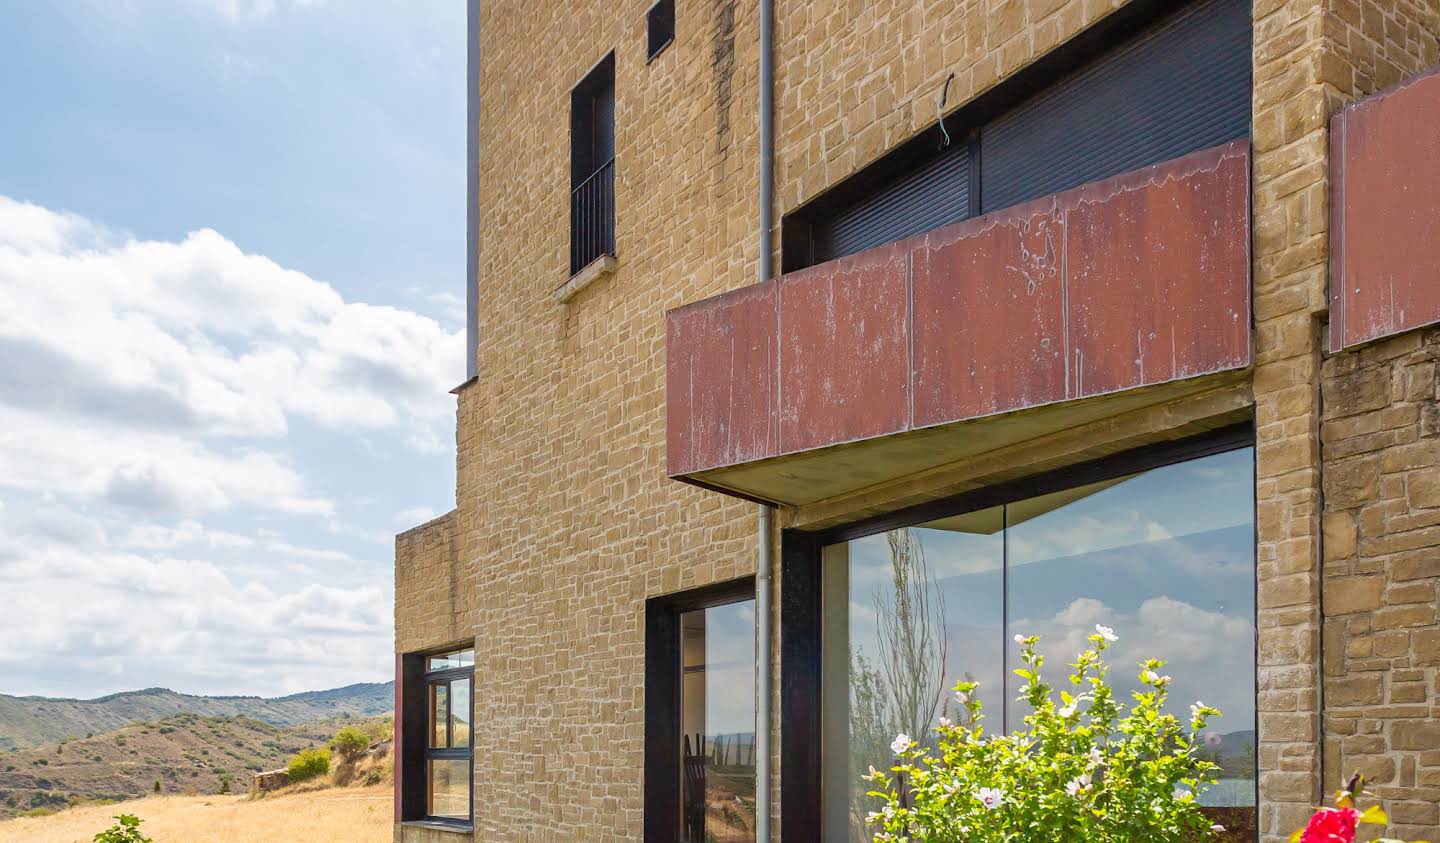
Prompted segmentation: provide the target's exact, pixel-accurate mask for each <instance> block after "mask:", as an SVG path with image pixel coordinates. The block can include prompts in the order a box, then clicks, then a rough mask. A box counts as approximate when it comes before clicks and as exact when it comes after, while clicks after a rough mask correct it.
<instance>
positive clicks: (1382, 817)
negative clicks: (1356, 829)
mask: <svg viewBox="0 0 1440 843" xmlns="http://www.w3.org/2000/svg"><path fill="white" fill-rule="evenodd" d="M1360 822H1362V823H1369V824H1370V825H1389V824H1390V816H1389V815H1388V814H1386V813H1385V809H1384V808H1381V807H1380V806H1379V805H1371V806H1370V807H1369V808H1366V809H1365V813H1363V814H1361V815H1360Z"/></svg>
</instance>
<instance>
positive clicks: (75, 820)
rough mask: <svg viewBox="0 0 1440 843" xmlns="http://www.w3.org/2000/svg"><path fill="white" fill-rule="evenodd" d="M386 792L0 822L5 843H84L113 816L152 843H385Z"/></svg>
mask: <svg viewBox="0 0 1440 843" xmlns="http://www.w3.org/2000/svg"><path fill="white" fill-rule="evenodd" d="M391 800H392V794H391V789H390V788H389V787H387V786H385V785H380V786H375V787H353V788H335V789H330V790H320V791H310V792H303V793H291V794H286V795H282V796H269V797H266V798H264V799H259V800H249V799H246V798H244V797H240V796H160V797H153V798H149V799H140V800H137V801H134V802H126V803H124V804H121V805H87V806H85V807H81V808H75V809H72V810H69V811H64V812H61V813H59V814H55V815H53V816H49V817H37V818H34V819H28V818H26V819H15V820H9V821H3V822H0V840H4V841H6V843H89V841H90V840H91V839H92V838H93V837H94V836H95V833H96V832H98V831H100V830H102V829H105V828H108V827H109V826H110V824H111V823H112V822H113V820H112V819H111V818H112V817H113V816H115V815H116V814H119V813H122V812H123V813H129V814H135V815H136V816H139V817H140V818H141V819H143V820H144V823H143V824H142V825H141V826H140V830H141V831H143V832H145V834H146V835H148V836H149V837H151V838H153V839H154V840H155V843H276V841H290V840H303V841H306V843H390V841H391V840H392V829H391V820H392V819H393V817H394V813H393V808H392V804H393V803H392V801H391Z"/></svg>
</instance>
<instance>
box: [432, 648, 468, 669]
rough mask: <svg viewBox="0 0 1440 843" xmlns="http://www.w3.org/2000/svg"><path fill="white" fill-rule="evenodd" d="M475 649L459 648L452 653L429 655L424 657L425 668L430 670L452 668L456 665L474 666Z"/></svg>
mask: <svg viewBox="0 0 1440 843" xmlns="http://www.w3.org/2000/svg"><path fill="white" fill-rule="evenodd" d="M474 666H475V651H474V650H459V651H457V652H454V653H443V654H441V655H438V656H430V657H428V658H427V659H425V670H426V671H427V672H432V671H436V670H453V669H454V668H457V667H474Z"/></svg>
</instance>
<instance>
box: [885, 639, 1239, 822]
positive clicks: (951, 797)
mask: <svg viewBox="0 0 1440 843" xmlns="http://www.w3.org/2000/svg"><path fill="white" fill-rule="evenodd" d="M1015 639H1016V641H1017V643H1019V644H1020V645H1021V647H1022V655H1021V658H1022V660H1023V662H1024V665H1025V666H1024V667H1022V668H1019V669H1017V670H1016V671H1015V673H1016V674H1018V675H1019V676H1020V677H1021V678H1022V679H1024V680H1025V682H1026V685H1025V687H1024V693H1023V699H1024V700H1025V702H1026V703H1028V704H1029V706H1030V708H1031V712H1032V713H1031V714H1029V715H1027V716H1026V717H1025V726H1026V729H1025V730H1024V731H1017V732H1014V733H1012V734H1009V735H986V733H985V729H984V725H983V720H984V715H983V714H982V712H981V705H980V702H979V700H978V699H977V698H976V694H975V687H976V685H975V683H974V682H960V683H958V684H957V685H956V686H955V697H956V700H957V702H958V703H959V704H960V707H961V710H962V711H963V717H962V721H963V722H958V723H952V722H950V721H949V720H947V719H945V718H941V721H940V726H939V728H938V729H937V730H936V738H937V740H936V744H937V750H936V751H932V750H931V749H929V748H927V747H925V746H922V745H920V744H917V743H916V742H915V741H914V740H913V739H912V738H911V737H910V736H909V735H903V734H902V735H899V736H898V737H896V738H895V742H894V744H892V746H891V749H893V750H894V751H895V754H896V756H898V761H897V763H896V765H895V766H894V767H892V768H891V769H890V770H889V771H888V772H887V771H877V770H875V769H874V768H871V770H870V773H869V775H867V776H866V777H865V778H866V779H867V780H868V781H870V782H871V783H872V786H873V787H874V790H872V791H871V793H870V795H871V796H873V797H876V798H878V799H879V800H881V808H880V810H878V811H873V812H871V813H870V815H869V816H868V817H867V820H868V821H869V822H870V824H871V825H873V826H877V827H878V830H877V832H876V833H875V837H874V839H875V840H877V841H897V843H900V842H902V841H903V842H904V843H940V841H946V842H947V843H948V842H949V841H956V840H964V841H966V843H987V842H988V841H994V842H995V843H1000V841H1004V843H1029V841H1035V843H1040V842H1041V841H1043V843H1056V841H1070V840H1084V841H1093V843H1121V841H1123V842H1124V843H1131V841H1136V840H1144V841H1147V842H1148V843H1164V841H1187V843H1188V842H1189V841H1197V840H1208V839H1211V838H1212V837H1213V836H1214V835H1215V833H1216V832H1218V831H1221V830H1222V829H1221V828H1220V827H1219V826H1212V825H1211V822H1210V820H1209V819H1207V818H1206V817H1205V815H1204V814H1203V813H1202V812H1201V810H1200V806H1199V805H1198V804H1197V803H1196V801H1195V794H1196V792H1197V789H1199V788H1202V787H1204V786H1206V785H1208V784H1213V783H1214V782H1215V773H1216V771H1217V769H1218V768H1217V767H1216V766H1215V765H1214V764H1213V763H1211V762H1210V761H1208V760H1206V758H1205V757H1204V755H1203V753H1202V752H1201V751H1200V748H1199V747H1198V746H1197V742H1196V741H1197V737H1198V735H1199V734H1200V732H1201V730H1203V729H1204V728H1205V724H1206V721H1207V720H1208V719H1209V718H1211V717H1214V716H1217V715H1219V714H1220V712H1219V710H1217V709H1215V708H1212V707H1210V706H1207V705H1205V704H1204V703H1201V702H1197V703H1195V704H1194V705H1192V706H1191V707H1190V719H1189V721H1188V722H1184V723H1182V722H1181V721H1180V720H1179V719H1178V718H1176V717H1174V716H1173V715H1170V714H1167V713H1166V712H1165V711H1164V705H1165V697H1166V688H1167V687H1168V686H1169V684H1170V677H1169V676H1165V675H1162V674H1161V670H1162V669H1163V667H1164V664H1165V663H1164V662H1162V661H1158V660H1153V659H1152V660H1150V661H1147V662H1145V663H1144V664H1143V665H1142V666H1141V673H1140V682H1141V683H1142V684H1143V685H1144V686H1145V690H1141V691H1138V692H1136V693H1135V695H1134V697H1135V699H1134V703H1133V705H1132V706H1131V707H1130V709H1129V711H1128V712H1127V711H1125V710H1124V708H1123V707H1122V706H1121V704H1120V703H1119V702H1117V701H1116V700H1115V698H1114V697H1113V695H1112V693H1111V690H1110V687H1109V685H1108V684H1107V683H1106V670H1107V668H1106V666H1105V663H1104V661H1103V659H1102V654H1103V653H1104V651H1105V649H1106V648H1107V647H1108V646H1109V645H1110V644H1111V643H1112V642H1114V641H1115V640H1116V636H1115V633H1114V631H1113V630H1111V629H1109V628H1107V627H1103V626H1097V627H1095V632H1094V633H1093V634H1092V635H1090V636H1089V637H1088V640H1089V642H1090V646H1089V648H1087V649H1086V650H1085V651H1084V652H1083V653H1081V654H1080V655H1079V656H1078V658H1077V659H1076V661H1075V663H1074V665H1073V666H1072V667H1073V672H1072V673H1071V674H1070V676H1069V677H1068V679H1069V685H1070V688H1069V689H1068V690H1061V691H1060V692H1059V694H1058V698H1057V695H1056V694H1055V693H1054V690H1053V689H1052V688H1051V687H1050V686H1049V685H1047V684H1045V682H1043V681H1042V680H1041V677H1040V672H1041V668H1042V667H1043V665H1044V657H1043V656H1041V655H1040V654H1039V653H1037V652H1036V649H1035V645H1036V642H1038V641H1039V637H1038V636H1030V637H1024V636H1018V635H1017V636H1016V637H1015Z"/></svg>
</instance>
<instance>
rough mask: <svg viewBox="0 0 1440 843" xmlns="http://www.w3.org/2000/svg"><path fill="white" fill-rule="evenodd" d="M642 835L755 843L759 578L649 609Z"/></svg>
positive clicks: (658, 601) (687, 842) (686, 841)
mask: <svg viewBox="0 0 1440 843" xmlns="http://www.w3.org/2000/svg"><path fill="white" fill-rule="evenodd" d="M645 839H646V840H655V841H661V840H663V841H680V843H708V841H714V840H723V841H727V843H754V840H755V591H754V581H753V580H750V579H746V580H740V581H737V582H734V583H722V584H720V585H718V586H712V587H708V588H705V589H700V590H697V591H692V592H685V593H683V594H677V595H668V596H665V597H657V598H653V599H652V600H650V601H649V603H648V604H647V606H646V626H645Z"/></svg>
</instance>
